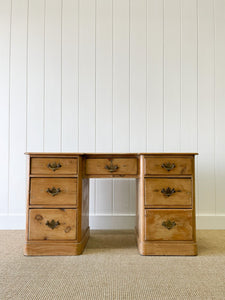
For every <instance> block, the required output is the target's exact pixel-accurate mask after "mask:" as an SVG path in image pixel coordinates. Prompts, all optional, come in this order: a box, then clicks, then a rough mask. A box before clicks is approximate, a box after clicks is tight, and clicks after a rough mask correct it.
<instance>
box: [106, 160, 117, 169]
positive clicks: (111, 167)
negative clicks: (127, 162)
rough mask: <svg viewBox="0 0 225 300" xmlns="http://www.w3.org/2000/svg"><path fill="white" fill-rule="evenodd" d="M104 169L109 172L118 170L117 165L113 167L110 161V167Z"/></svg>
mask: <svg viewBox="0 0 225 300" xmlns="http://www.w3.org/2000/svg"><path fill="white" fill-rule="evenodd" d="M105 169H106V170H108V171H109V172H115V171H116V170H118V169H119V167H118V165H113V162H112V160H111V161H110V165H109V166H108V165H106V166H105Z"/></svg>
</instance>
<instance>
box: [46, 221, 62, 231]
mask: <svg viewBox="0 0 225 300" xmlns="http://www.w3.org/2000/svg"><path fill="white" fill-rule="evenodd" d="M45 225H47V226H48V227H50V228H51V229H55V228H56V227H57V226H59V225H60V223H59V221H57V222H56V221H55V220H51V222H49V221H47V222H46V223H45Z"/></svg>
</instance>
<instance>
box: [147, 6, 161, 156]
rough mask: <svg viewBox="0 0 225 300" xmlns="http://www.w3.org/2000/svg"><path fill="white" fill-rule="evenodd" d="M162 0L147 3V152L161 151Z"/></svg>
mask: <svg viewBox="0 0 225 300" xmlns="http://www.w3.org/2000/svg"><path fill="white" fill-rule="evenodd" d="M163 117H164V115H163V0H160V1H159V0H150V1H147V151H150V152H157V151H158V152H159V151H163V122H164V120H163Z"/></svg>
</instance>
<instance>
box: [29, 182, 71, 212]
mask: <svg viewBox="0 0 225 300" xmlns="http://www.w3.org/2000/svg"><path fill="white" fill-rule="evenodd" d="M30 186H31V187H30V205H56V206H57V205H74V206H76V205H77V179H76V178H31V184H30ZM54 192H55V193H54Z"/></svg>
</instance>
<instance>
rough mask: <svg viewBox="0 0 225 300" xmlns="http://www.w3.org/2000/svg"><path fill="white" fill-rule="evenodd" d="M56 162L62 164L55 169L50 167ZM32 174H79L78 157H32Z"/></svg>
mask: <svg viewBox="0 0 225 300" xmlns="http://www.w3.org/2000/svg"><path fill="white" fill-rule="evenodd" d="M49 164H50V165H51V166H53V165H54V164H56V165H60V167H58V169H56V170H55V171H54V170H53V169H51V168H50V167H48V165H49ZM31 174H33V175H35V174H48V175H50V174H51V175H55V174H57V175H59V174H60V175H63V174H65V175H66V174H71V175H72V174H77V159H74V158H72V159H70V158H60V157H54V158H52V157H49V158H42V157H41V158H32V159H31Z"/></svg>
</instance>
